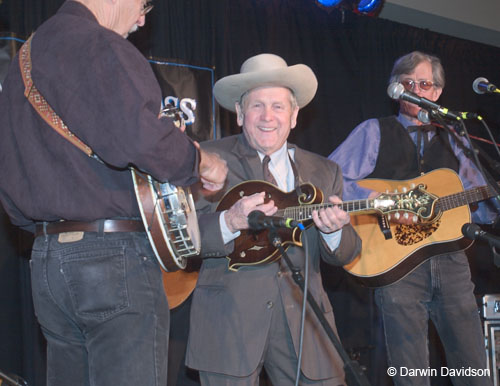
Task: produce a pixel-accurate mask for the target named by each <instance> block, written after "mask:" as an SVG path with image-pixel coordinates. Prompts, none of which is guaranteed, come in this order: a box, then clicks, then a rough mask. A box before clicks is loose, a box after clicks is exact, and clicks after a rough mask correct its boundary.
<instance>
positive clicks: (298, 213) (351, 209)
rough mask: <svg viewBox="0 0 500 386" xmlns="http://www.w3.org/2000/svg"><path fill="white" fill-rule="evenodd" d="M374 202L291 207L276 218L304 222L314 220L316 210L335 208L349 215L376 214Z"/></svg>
mask: <svg viewBox="0 0 500 386" xmlns="http://www.w3.org/2000/svg"><path fill="white" fill-rule="evenodd" d="M374 202H375V200H373V199H364V200H354V201H345V202H343V203H342V204H332V203H323V204H311V205H300V206H291V207H288V208H286V209H279V210H278V211H277V212H276V216H279V217H285V218H291V219H294V220H296V221H304V220H308V219H311V218H312V212H313V211H314V210H320V209H325V208H332V207H334V206H338V207H339V208H341V209H342V210H343V211H345V212H348V213H367V212H375V210H376V209H375V204H374Z"/></svg>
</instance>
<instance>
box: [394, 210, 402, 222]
mask: <svg viewBox="0 0 500 386" xmlns="http://www.w3.org/2000/svg"><path fill="white" fill-rule="evenodd" d="M400 217H401V215H400V214H399V212H396V213H394V218H395V219H396V220H399V218H400Z"/></svg>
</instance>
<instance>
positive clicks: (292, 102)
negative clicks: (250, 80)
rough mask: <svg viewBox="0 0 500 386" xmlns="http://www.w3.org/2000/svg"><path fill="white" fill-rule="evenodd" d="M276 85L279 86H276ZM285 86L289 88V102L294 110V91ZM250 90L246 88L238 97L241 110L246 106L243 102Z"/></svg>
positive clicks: (296, 104) (295, 104) (296, 103)
mask: <svg viewBox="0 0 500 386" xmlns="http://www.w3.org/2000/svg"><path fill="white" fill-rule="evenodd" d="M277 87H280V86H277ZM285 88H286V89H288V90H290V103H291V105H292V110H294V109H295V107H297V106H298V102H297V97H296V96H295V93H294V92H293V90H291V89H289V88H287V87H285ZM250 91H252V90H248V91H247V92H245V93H244V94H243V95H242V96H241V97H240V101H239V105H240V107H241V110H242V111H243V110H244V109H245V108H244V107H246V106H245V102H246V100H247V97H248V94H249V93H250Z"/></svg>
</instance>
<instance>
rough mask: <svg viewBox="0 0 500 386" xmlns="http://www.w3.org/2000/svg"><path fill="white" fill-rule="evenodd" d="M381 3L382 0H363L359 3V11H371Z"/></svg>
mask: <svg viewBox="0 0 500 386" xmlns="http://www.w3.org/2000/svg"><path fill="white" fill-rule="evenodd" d="M380 3H381V0H361V1H360V2H359V4H358V11H359V12H364V13H367V12H371V11H373V10H375V9H376V8H377V7H378V6H379V5H380Z"/></svg>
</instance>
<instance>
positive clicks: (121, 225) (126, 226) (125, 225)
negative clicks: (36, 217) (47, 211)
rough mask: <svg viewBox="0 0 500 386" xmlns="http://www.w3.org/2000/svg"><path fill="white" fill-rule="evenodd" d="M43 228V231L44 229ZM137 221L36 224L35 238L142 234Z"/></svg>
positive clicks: (141, 227) (140, 222) (141, 228)
mask: <svg viewBox="0 0 500 386" xmlns="http://www.w3.org/2000/svg"><path fill="white" fill-rule="evenodd" d="M44 228H45V229H44ZM144 231H145V229H144V224H143V222H142V221H139V220H96V221H91V222H84V221H58V222H48V223H45V227H44V224H43V223H41V224H36V229H35V237H38V236H42V235H45V234H48V235H52V234H57V233H64V232H104V233H110V232H144Z"/></svg>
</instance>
